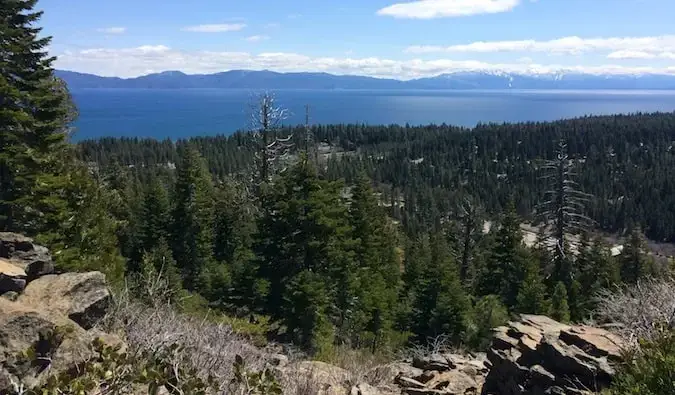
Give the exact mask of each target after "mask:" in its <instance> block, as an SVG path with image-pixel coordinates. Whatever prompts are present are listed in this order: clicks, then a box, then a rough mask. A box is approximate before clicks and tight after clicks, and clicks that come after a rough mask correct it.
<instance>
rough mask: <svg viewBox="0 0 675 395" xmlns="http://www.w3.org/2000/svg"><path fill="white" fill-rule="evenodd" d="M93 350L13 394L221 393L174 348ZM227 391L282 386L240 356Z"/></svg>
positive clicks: (277, 394) (271, 391) (258, 393)
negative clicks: (72, 366)
mask: <svg viewBox="0 0 675 395" xmlns="http://www.w3.org/2000/svg"><path fill="white" fill-rule="evenodd" d="M62 336H64V334H63V333H61V331H59V332H54V333H53V334H50V335H48V339H47V340H49V341H52V342H55V343H59V342H60V339H61V338H62ZM91 349H92V351H93V352H94V357H93V358H91V359H89V360H87V361H86V362H84V363H82V364H81V365H79V366H77V368H76V369H71V370H68V371H65V372H62V373H60V374H57V375H52V376H49V377H48V378H47V380H46V382H45V383H44V384H43V385H41V386H40V387H37V388H33V389H26V388H24V387H23V386H21V385H17V387H16V388H15V392H14V394H13V395H87V394H110V395H122V394H131V393H147V394H149V395H157V394H160V393H169V394H191V395H205V394H214V393H219V392H220V391H222V388H221V386H220V385H219V384H218V382H217V381H216V380H215V378H214V377H207V378H203V377H200V376H199V374H198V372H197V370H196V369H194V368H193V367H192V366H190V364H189V362H188V361H187V360H186V357H185V356H184V354H183V353H182V350H181V348H180V347H179V346H177V345H173V346H171V347H167V348H164V349H162V350H161V351H159V352H155V353H149V352H144V353H140V354H137V355H131V354H128V353H127V352H125V351H123V350H122V347H121V345H115V346H110V345H107V344H105V343H104V342H103V341H101V340H100V339H97V340H94V341H93V342H92V344H91ZM38 354H39V353H38V352H37V351H35V350H28V351H27V352H25V353H22V355H20V356H19V357H20V358H22V359H23V360H25V361H26V363H29V364H32V363H34V362H36V361H38V360H40V357H41V356H40V355H38ZM164 389H165V390H166V392H164ZM228 389H229V391H230V393H232V394H237V395H281V393H282V390H281V386H280V385H279V383H278V382H277V380H276V379H275V378H274V376H273V375H272V373H271V372H270V371H269V370H267V369H265V370H262V371H251V370H249V369H247V367H246V363H245V362H244V359H243V358H242V357H241V356H239V355H237V356H236V358H235V362H234V364H233V378H232V380H231V381H230V383H229V387H228Z"/></svg>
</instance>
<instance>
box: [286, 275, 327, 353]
mask: <svg viewBox="0 0 675 395" xmlns="http://www.w3.org/2000/svg"><path fill="white" fill-rule="evenodd" d="M283 305H284V323H285V324H286V325H287V327H288V331H289V332H290V333H291V334H293V338H294V340H295V341H296V343H297V344H300V345H302V346H304V347H305V348H307V349H309V350H311V351H313V352H314V353H319V354H321V353H325V352H327V351H329V349H330V347H331V346H332V343H333V330H332V325H331V324H330V321H329V318H328V317H329V314H330V312H329V311H328V309H329V307H330V305H331V300H330V296H329V288H328V286H327V285H326V283H325V279H324V278H323V277H322V276H321V275H320V274H319V273H314V272H312V271H309V270H303V271H301V272H300V273H298V274H297V275H296V276H295V277H293V279H292V280H291V281H290V283H289V284H288V287H287V289H286V290H285V292H284V304H283Z"/></svg>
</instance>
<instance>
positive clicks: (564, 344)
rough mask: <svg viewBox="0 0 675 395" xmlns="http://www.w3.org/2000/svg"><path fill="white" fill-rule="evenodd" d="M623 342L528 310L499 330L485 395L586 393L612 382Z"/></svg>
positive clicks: (492, 348) (493, 348)
mask: <svg viewBox="0 0 675 395" xmlns="http://www.w3.org/2000/svg"><path fill="white" fill-rule="evenodd" d="M622 345H623V343H622V341H621V340H620V339H619V338H618V337H616V336H614V335H613V334H611V333H609V332H607V331H606V330H603V329H598V328H594V327H589V326H584V325H578V326H573V325H565V324H561V323H559V322H557V321H554V320H552V319H550V318H548V317H545V316H535V315H523V316H521V318H520V320H519V321H514V322H510V323H509V324H508V325H506V326H504V327H500V328H497V329H495V337H494V340H493V343H492V346H491V349H490V350H489V351H488V354H487V356H488V359H489V360H490V363H491V364H492V367H491V369H490V373H489V374H488V376H487V379H486V382H485V386H484V387H483V393H484V394H495V395H497V394H498V395H512V394H533V395H537V394H586V393H595V392H599V391H601V390H603V389H605V388H607V387H609V386H610V384H611V382H612V377H613V376H614V374H615V370H614V367H613V364H614V363H616V362H619V361H620V360H621V352H622Z"/></svg>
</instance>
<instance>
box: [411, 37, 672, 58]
mask: <svg viewBox="0 0 675 395" xmlns="http://www.w3.org/2000/svg"><path fill="white" fill-rule="evenodd" d="M603 51H604V52H619V51H623V52H627V51H630V52H643V53H661V52H675V35H663V36H647V37H606V38H581V37H577V36H570V37H562V38H557V39H554V40H548V41H538V40H517V41H477V42H473V43H470V44H462V45H451V46H446V47H443V46H433V45H432V46H429V45H422V46H419V45H418V46H411V47H408V48H407V49H406V52H407V53H416V54H422V53H442V52H447V53H460V52H472V53H489V52H545V53H550V54H568V55H579V54H583V53H589V52H603Z"/></svg>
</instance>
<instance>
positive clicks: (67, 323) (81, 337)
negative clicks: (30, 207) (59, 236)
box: [0, 233, 114, 394]
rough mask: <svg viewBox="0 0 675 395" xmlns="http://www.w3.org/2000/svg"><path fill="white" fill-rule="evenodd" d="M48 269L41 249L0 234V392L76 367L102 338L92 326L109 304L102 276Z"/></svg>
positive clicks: (48, 258) (51, 266) (50, 266)
mask: <svg viewBox="0 0 675 395" xmlns="http://www.w3.org/2000/svg"><path fill="white" fill-rule="evenodd" d="M52 273H54V264H53V262H52V259H51V256H50V254H49V251H47V249H46V248H44V247H42V246H39V245H36V244H34V243H33V240H31V239H29V238H27V237H23V236H21V235H16V234H13V233H0V394H2V393H7V392H8V391H9V389H10V387H11V386H12V383H23V384H24V385H26V386H27V387H28V388H30V387H32V386H34V385H38V384H39V383H41V382H42V381H43V380H44V379H45V378H46V375H47V374H55V373H59V372H63V371H68V370H70V369H74V368H77V367H78V366H79V365H80V364H81V363H82V362H84V361H86V360H87V359H88V358H90V357H91V356H92V350H91V347H90V345H91V343H92V341H93V340H94V339H95V338H104V339H106V337H105V336H102V334H101V332H98V331H96V330H91V329H92V328H93V327H94V326H95V324H96V323H98V322H99V320H100V319H101V318H102V317H103V316H104V315H105V314H106V311H107V309H108V306H109V303H110V298H111V295H110V292H109V291H108V289H107V286H106V282H105V276H104V275H103V274H101V273H98V272H93V273H67V274H61V275H56V274H52ZM107 339H108V340H109V341H113V340H114V339H113V337H111V336H110V335H108V337H107ZM111 339H113V340H111Z"/></svg>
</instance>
